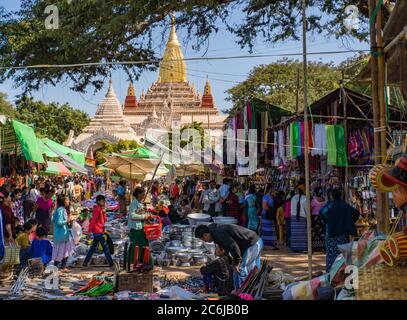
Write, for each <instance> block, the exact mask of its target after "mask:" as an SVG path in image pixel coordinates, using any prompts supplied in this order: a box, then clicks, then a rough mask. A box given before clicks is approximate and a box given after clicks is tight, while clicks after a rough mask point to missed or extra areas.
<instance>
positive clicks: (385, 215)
mask: <svg viewBox="0 0 407 320" xmlns="http://www.w3.org/2000/svg"><path fill="white" fill-rule="evenodd" d="M379 1H380V0H376V5H378V3H379ZM376 35H377V53H378V95H379V106H380V151H381V154H380V156H381V158H380V160H381V163H385V161H386V158H387V145H386V131H387V125H386V101H385V92H384V90H385V83H384V78H385V72H384V71H385V70H384V68H385V66H384V52H383V36H382V8H381V7H380V8H379V11H378V12H377V19H376ZM382 202H383V204H382V206H383V207H382V214H381V224H382V226H381V228H382V231H384V232H385V233H387V232H388V231H389V205H388V199H387V196H386V194H383V198H382Z"/></svg>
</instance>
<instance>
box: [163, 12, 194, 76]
mask: <svg viewBox="0 0 407 320" xmlns="http://www.w3.org/2000/svg"><path fill="white" fill-rule="evenodd" d="M158 81H159V82H186V81H187V76H186V65H185V61H184V55H183V54H182V50H181V46H180V44H179V42H178V37H177V33H176V31H175V17H174V15H173V14H172V15H171V31H170V36H169V38H168V42H167V46H166V48H165V51H164V56H163V58H162V60H161V64H160V76H159V78H158Z"/></svg>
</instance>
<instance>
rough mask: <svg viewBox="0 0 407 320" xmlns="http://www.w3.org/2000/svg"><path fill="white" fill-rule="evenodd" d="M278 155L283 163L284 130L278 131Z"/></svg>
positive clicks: (284, 161)
mask: <svg viewBox="0 0 407 320" xmlns="http://www.w3.org/2000/svg"><path fill="white" fill-rule="evenodd" d="M278 157H279V158H280V161H281V162H282V163H283V164H285V163H286V159H285V148H284V130H279V131H278Z"/></svg>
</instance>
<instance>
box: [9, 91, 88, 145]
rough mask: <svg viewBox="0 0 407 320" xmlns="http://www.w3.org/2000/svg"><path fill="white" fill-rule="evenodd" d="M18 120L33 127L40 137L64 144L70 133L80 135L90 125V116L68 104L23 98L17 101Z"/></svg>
mask: <svg viewBox="0 0 407 320" xmlns="http://www.w3.org/2000/svg"><path fill="white" fill-rule="evenodd" d="M16 111H17V115H16V117H17V119H18V120H19V121H21V122H24V123H27V124H30V125H33V127H34V129H35V132H36V134H37V135H38V136H39V137H48V138H50V139H52V140H55V141H57V142H58V143H63V142H64V141H65V139H66V138H67V136H68V134H69V131H70V130H73V131H74V132H75V133H76V134H78V133H80V132H81V131H82V130H83V129H84V128H85V127H86V126H87V125H88V124H89V121H90V119H89V115H88V114H87V113H85V112H83V111H80V110H77V109H74V108H72V107H71V106H69V105H68V104H63V105H61V104H59V103H54V102H52V103H50V104H45V103H44V102H42V101H34V100H33V98H30V97H26V96H25V97H23V98H21V99H19V100H18V101H16Z"/></svg>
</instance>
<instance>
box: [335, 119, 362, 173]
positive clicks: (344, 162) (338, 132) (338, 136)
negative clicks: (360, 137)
mask: <svg viewBox="0 0 407 320" xmlns="http://www.w3.org/2000/svg"><path fill="white" fill-rule="evenodd" d="M366 141H367V139H366ZM335 144H336V150H337V156H336V165H337V166H339V167H347V166H348V156H347V153H346V143H345V128H344V127H343V126H342V125H335ZM367 149H369V148H367Z"/></svg>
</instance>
